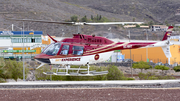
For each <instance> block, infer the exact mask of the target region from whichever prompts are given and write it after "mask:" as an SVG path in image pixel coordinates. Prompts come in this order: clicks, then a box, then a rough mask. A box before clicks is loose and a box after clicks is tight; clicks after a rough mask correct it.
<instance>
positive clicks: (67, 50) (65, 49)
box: [60, 45, 69, 55]
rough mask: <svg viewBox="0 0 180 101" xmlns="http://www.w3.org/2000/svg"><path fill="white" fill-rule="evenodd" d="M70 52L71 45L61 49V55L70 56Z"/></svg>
mask: <svg viewBox="0 0 180 101" xmlns="http://www.w3.org/2000/svg"><path fill="white" fill-rule="evenodd" d="M68 52H69V45H63V47H62V49H61V53H60V54H61V55H68Z"/></svg>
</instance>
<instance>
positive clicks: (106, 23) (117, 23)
mask: <svg viewBox="0 0 180 101" xmlns="http://www.w3.org/2000/svg"><path fill="white" fill-rule="evenodd" d="M143 23H144V22H104V23H103V22H102V23H88V22H85V23H84V25H119V24H121V25H124V24H143Z"/></svg>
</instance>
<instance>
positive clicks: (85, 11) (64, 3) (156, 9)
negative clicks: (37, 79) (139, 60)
mask: <svg viewBox="0 0 180 101" xmlns="http://www.w3.org/2000/svg"><path fill="white" fill-rule="evenodd" d="M179 5H180V1H179V0H4V1H3V0H1V1H0V28H1V30H6V29H7V30H11V27H10V25H11V24H15V26H18V27H22V25H23V24H22V22H17V21H10V20H6V18H16V19H40V20H49V21H64V20H68V19H70V17H71V16H73V15H77V16H78V17H79V18H82V17H83V16H85V15H86V16H87V18H88V19H90V18H91V15H93V16H96V15H97V14H98V15H102V16H103V17H106V18H108V19H109V20H110V21H133V20H135V21H143V22H146V23H148V22H150V21H153V22H154V23H157V24H164V23H165V22H166V23H168V24H176V23H180V15H175V14H176V12H177V9H180V6H179ZM18 27H16V28H15V30H20V29H19V28H18ZM109 27H111V29H112V30H111V32H112V34H110V32H109V31H108V29H109ZM25 29H26V30H41V31H43V32H44V34H50V35H56V36H62V33H63V32H62V30H63V31H64V32H65V35H64V36H71V35H72V33H77V30H78V29H77V26H67V25H58V24H49V23H37V22H36V23H35V22H25ZM132 32H136V33H139V34H140V36H141V38H140V39H145V38H144V36H143V34H144V32H143V30H133V31H132ZM81 33H83V34H92V33H93V34H97V35H103V36H108V37H119V38H127V37H126V35H127V33H128V31H127V30H126V29H123V28H121V27H118V26H109V25H108V26H82V29H81ZM151 34H152V33H151ZM137 36H138V35H135V37H137ZM157 36H158V35H157ZM135 37H134V38H135ZM135 39H136V38H135Z"/></svg>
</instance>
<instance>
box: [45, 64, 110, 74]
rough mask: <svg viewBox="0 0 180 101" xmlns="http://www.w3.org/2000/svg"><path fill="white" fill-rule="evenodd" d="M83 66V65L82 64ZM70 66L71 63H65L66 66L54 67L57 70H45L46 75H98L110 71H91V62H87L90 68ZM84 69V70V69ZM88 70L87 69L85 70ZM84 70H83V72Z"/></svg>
mask: <svg viewBox="0 0 180 101" xmlns="http://www.w3.org/2000/svg"><path fill="white" fill-rule="evenodd" d="M80 67H81V66H80ZM80 67H79V68H70V65H67V66H66V65H65V68H62V67H61V68H53V69H56V72H43V74H45V75H60V76H96V75H104V74H108V71H100V72H96V71H95V70H94V71H89V67H90V66H89V64H87V67H88V68H80ZM59 70H65V71H64V72H58V71H59ZM68 70H73V71H74V70H75V71H76V72H70V73H68ZM82 70H83V71H82ZM85 70H87V71H85ZM81 71H82V72H81Z"/></svg>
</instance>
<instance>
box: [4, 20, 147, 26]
mask: <svg viewBox="0 0 180 101" xmlns="http://www.w3.org/2000/svg"><path fill="white" fill-rule="evenodd" d="M7 20H15V21H29V22H43V23H56V24H67V25H119V24H121V25H124V24H143V23H144V22H102V23H96V22H94V23H93V22H92V23H91V22H59V21H47V20H33V19H7Z"/></svg>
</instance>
